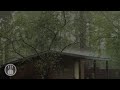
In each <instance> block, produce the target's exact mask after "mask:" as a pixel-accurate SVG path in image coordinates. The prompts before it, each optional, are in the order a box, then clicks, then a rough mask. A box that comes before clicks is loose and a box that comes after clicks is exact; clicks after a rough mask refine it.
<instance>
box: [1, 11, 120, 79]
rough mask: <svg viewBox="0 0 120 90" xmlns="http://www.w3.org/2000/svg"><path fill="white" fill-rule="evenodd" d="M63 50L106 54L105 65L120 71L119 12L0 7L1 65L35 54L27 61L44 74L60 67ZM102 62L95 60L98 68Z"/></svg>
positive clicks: (98, 54)
mask: <svg viewBox="0 0 120 90" xmlns="http://www.w3.org/2000/svg"><path fill="white" fill-rule="evenodd" d="M66 50H72V51H73V52H77V51H81V53H82V51H84V50H89V51H90V52H94V54H95V55H97V56H98V57H100V56H102V55H104V56H107V57H109V58H110V60H109V61H108V63H109V66H108V67H109V69H114V70H118V71H120V12H119V11H0V65H1V66H2V65H5V64H6V63H11V62H14V61H16V60H17V61H19V60H20V61H22V63H24V62H25V61H26V60H27V59H28V58H29V57H32V56H34V55H36V56H37V61H36V63H34V60H35V59H36V58H35V59H34V58H32V60H31V63H34V67H35V68H37V70H38V71H39V72H38V73H39V74H38V76H39V78H45V77H48V76H49V75H48V72H49V73H50V72H52V71H59V70H60V69H62V68H63V67H62V66H61V65H62V62H63V61H64V60H62V57H61V56H60V54H61V53H62V52H64V51H66ZM53 51H59V53H54V54H53V53H52V52H53ZM44 53H47V54H45V55H44ZM86 54H87V53H86ZM30 59H31V58H30ZM61 61H62V62H61ZM68 61H69V60H68ZM19 64H20V63H19ZM89 64H90V62H89ZM91 65H93V64H91ZM105 65H106V64H105V62H103V61H98V62H96V67H100V68H101V69H105V68H106V66H105ZM70 66H72V64H70ZM23 68H25V67H23ZM28 71H29V70H28ZM18 72H19V70H18ZM116 72H117V71H116ZM0 73H1V72H0ZM59 75H60V74H59ZM82 75H83V74H81V77H82ZM23 76H24V75H23ZM38 76H36V77H38ZM64 76H65V75H64ZM24 77H25V76H24ZM27 77H29V76H26V78H27ZM75 77H77V75H76V74H75ZM118 77H119V78H120V74H119V75H118ZM29 78H30V77H29Z"/></svg>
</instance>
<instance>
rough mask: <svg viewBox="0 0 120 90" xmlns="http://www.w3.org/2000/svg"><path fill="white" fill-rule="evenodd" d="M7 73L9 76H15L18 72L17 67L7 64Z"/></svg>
mask: <svg viewBox="0 0 120 90" xmlns="http://www.w3.org/2000/svg"><path fill="white" fill-rule="evenodd" d="M4 71H5V74H6V75H8V76H14V75H15V74H16V72H17V68H16V66H15V65H13V64H7V65H6V66H5V68H4Z"/></svg>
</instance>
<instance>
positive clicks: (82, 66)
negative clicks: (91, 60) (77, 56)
mask: <svg viewBox="0 0 120 90" xmlns="http://www.w3.org/2000/svg"><path fill="white" fill-rule="evenodd" d="M84 73H85V72H84V61H83V60H80V79H84V78H85V75H84Z"/></svg>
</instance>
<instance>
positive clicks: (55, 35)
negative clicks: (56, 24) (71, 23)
mask: <svg viewBox="0 0 120 90" xmlns="http://www.w3.org/2000/svg"><path fill="white" fill-rule="evenodd" d="M62 13H63V17H64V24H63V26H62V27H61V29H63V28H64V27H65V26H66V15H65V11H63V12H62ZM59 31H60V30H58V31H57V32H56V33H55V34H54V37H53V39H52V41H51V43H50V46H49V48H48V50H50V49H51V47H52V45H53V43H54V41H55V39H56V37H57V35H58V33H59Z"/></svg>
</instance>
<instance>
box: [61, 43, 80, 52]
mask: <svg viewBox="0 0 120 90" xmlns="http://www.w3.org/2000/svg"><path fill="white" fill-rule="evenodd" d="M78 43H80V42H73V43H70V44H68V45H66V46H65V47H64V48H63V49H62V50H61V51H60V52H61V53H62V52H63V51H64V50H65V49H66V48H68V47H70V46H71V45H74V44H78Z"/></svg>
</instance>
